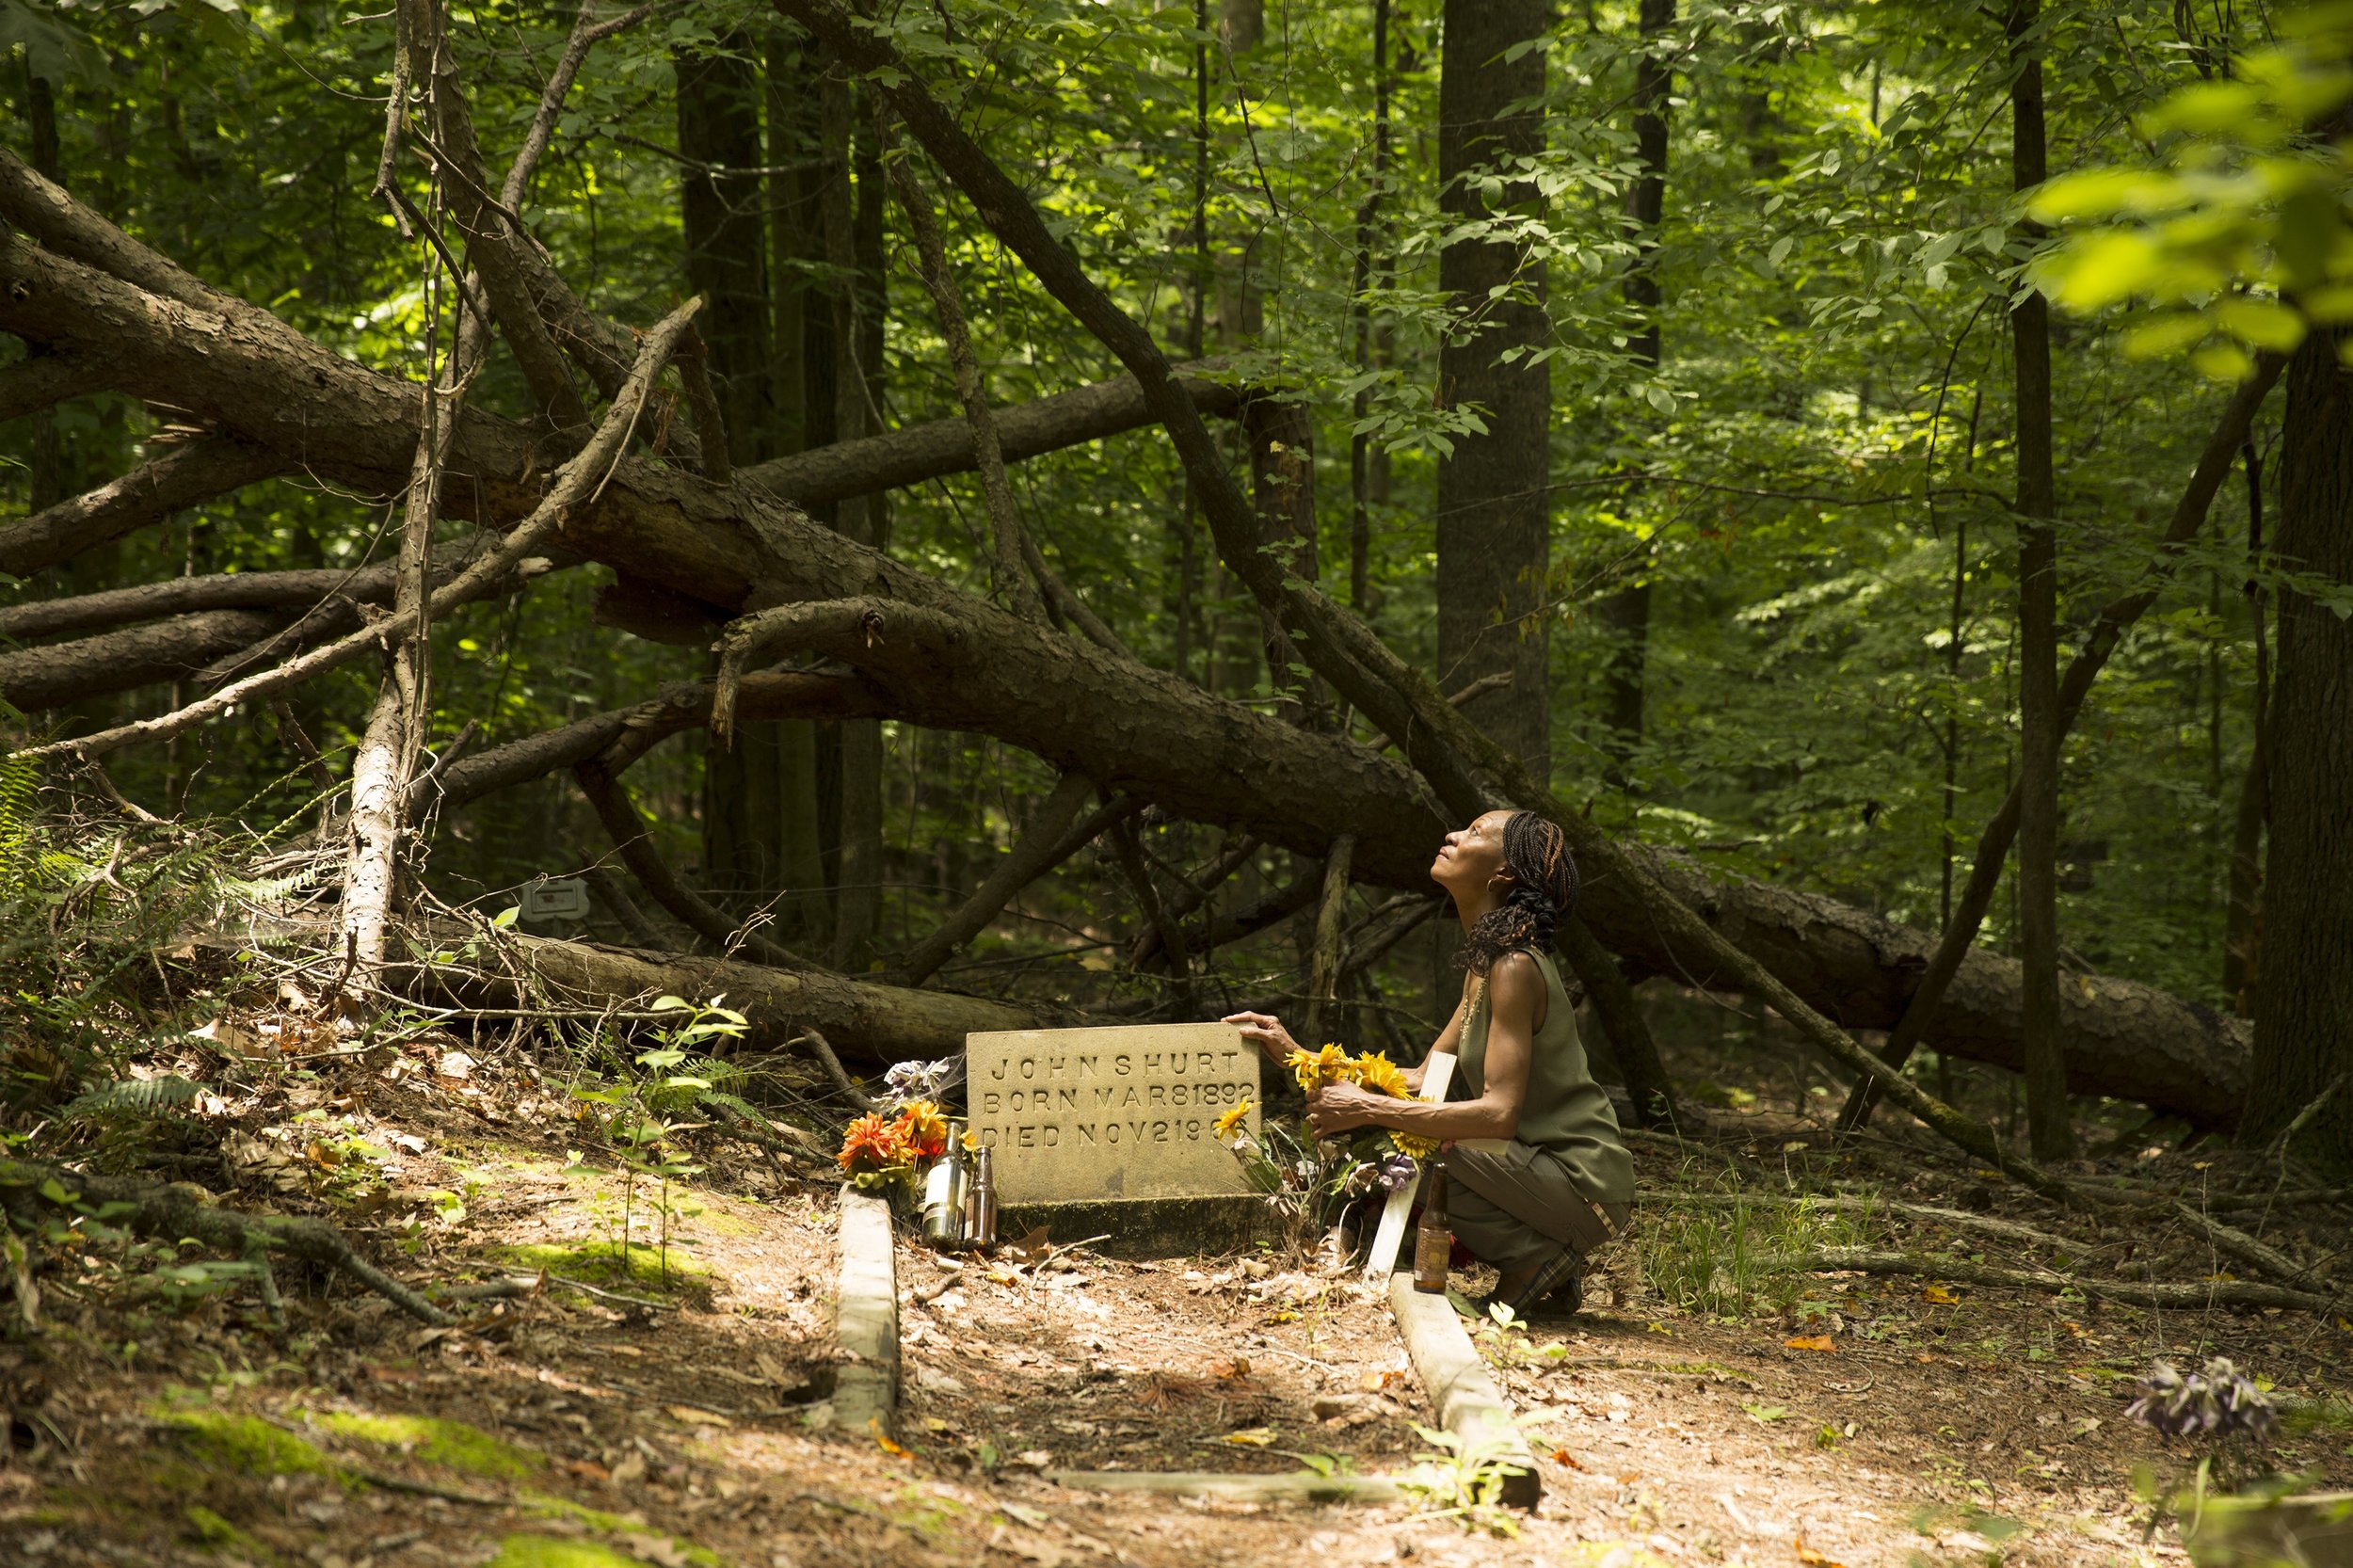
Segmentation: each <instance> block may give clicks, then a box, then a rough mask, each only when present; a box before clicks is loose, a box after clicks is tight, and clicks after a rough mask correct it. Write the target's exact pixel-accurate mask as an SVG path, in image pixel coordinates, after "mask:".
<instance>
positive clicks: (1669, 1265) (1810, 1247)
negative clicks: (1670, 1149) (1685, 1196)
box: [1634, 1184, 1880, 1318]
mask: <svg viewBox="0 0 2353 1568" xmlns="http://www.w3.org/2000/svg"><path fill="white" fill-rule="evenodd" d="M1688 1190H1689V1191H1690V1192H1694V1193H1695V1194H1696V1193H1700V1192H1706V1193H1707V1194H1708V1195H1709V1196H1710V1197H1711V1198H1715V1199H1717V1200H1719V1201H1714V1202H1710V1203H1708V1204H1706V1205H1699V1204H1689V1205H1686V1204H1678V1203H1677V1202H1675V1201H1674V1199H1673V1198H1672V1197H1661V1198H1657V1199H1655V1200H1646V1201H1645V1202H1644V1204H1643V1213H1642V1223H1641V1226H1640V1227H1639V1228H1638V1229H1637V1231H1636V1233H1635V1241H1634V1247H1635V1253H1636V1256H1638V1257H1639V1259H1640V1260H1641V1271H1642V1278H1643V1280H1644V1282H1645V1283H1646V1284H1647V1285H1648V1287H1649V1288H1650V1289H1651V1290H1652V1291H1654V1292H1655V1293H1657V1295H1658V1296H1660V1297H1662V1298H1663V1299H1665V1300H1666V1301H1668V1302H1669V1303H1672V1304H1673V1305H1674V1306H1676V1307H1678V1308H1680V1309H1682V1310H1684V1311H1686V1312H1697V1313H1704V1314H1706V1315H1707V1316H1710V1317H1716V1318H1746V1317H1749V1316H1752V1315H1753V1314H1755V1313H1757V1312H1787V1311H1788V1310H1790V1309H1791V1308H1792V1307H1794V1306H1796V1305H1797V1304H1799V1302H1800V1301H1801V1298H1803V1297H1804V1295H1805V1293H1806V1291H1807V1288H1808V1284H1807V1281H1806V1278H1805V1276H1804V1275H1803V1274H1802V1273H1801V1272H1793V1271H1792V1269H1791V1268H1790V1264H1791V1262H1792V1261H1793V1260H1794V1259H1796V1258H1799V1257H1801V1256H1804V1255H1806V1254H1808V1253H1813V1252H1818V1251H1821V1250H1822V1249H1824V1248H1830V1247H1859V1246H1864V1245H1866V1244H1867V1243H1868V1242H1869V1241H1870V1240H1871V1239H1872V1237H1873V1236H1874V1234H1875V1233H1876V1232H1877V1230H1878V1229H1879V1226H1880V1221H1879V1216H1878V1215H1877V1214H1876V1213H1873V1212H1871V1211H1869V1210H1868V1209H1865V1210H1864V1211H1861V1212H1853V1211H1847V1210H1842V1209H1833V1208H1817V1207H1815V1206H1814V1205H1813V1204H1811V1203H1809V1202H1807V1201H1805V1199H1804V1198H1802V1197H1801V1198H1799V1199H1798V1201H1796V1202H1788V1201H1753V1200H1752V1199H1751V1198H1750V1196H1749V1195H1748V1194H1747V1193H1744V1192H1741V1191H1740V1190H1739V1189H1738V1188H1737V1187H1735V1186H1731V1185H1729V1184H1727V1185H1726V1186H1725V1187H1723V1188H1719V1189H1709V1188H1706V1187H1703V1186H1698V1185H1694V1186H1692V1187H1690V1188H1689V1189H1688ZM1724 1197H1729V1198H1731V1199H1732V1200H1733V1201H1731V1202H1729V1203H1726V1202H1722V1201H1721V1199H1722V1198H1724Z"/></svg>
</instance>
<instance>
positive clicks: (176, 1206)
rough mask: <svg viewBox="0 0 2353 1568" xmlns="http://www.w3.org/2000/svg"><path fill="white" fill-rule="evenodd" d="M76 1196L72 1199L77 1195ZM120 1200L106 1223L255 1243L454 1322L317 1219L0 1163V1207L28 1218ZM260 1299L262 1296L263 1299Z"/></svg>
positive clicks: (33, 1164) (228, 1245)
mask: <svg viewBox="0 0 2353 1568" xmlns="http://www.w3.org/2000/svg"><path fill="white" fill-rule="evenodd" d="M44 1185H50V1186H54V1187H55V1188H56V1189H57V1190H61V1191H63V1192H66V1194H67V1197H66V1201H65V1203H64V1204H58V1203H57V1202H56V1200H55V1199H52V1198H50V1197H48V1196H47V1195H46V1194H45V1193H44V1192H43V1191H42V1189H43V1187H44ZM77 1193H78V1197H77V1196H76V1194H77ZM83 1198H87V1199H90V1200H94V1201H95V1202H97V1203H101V1204H119V1205H120V1206H122V1208H123V1209H124V1212H123V1213H121V1214H120V1215H118V1216H117V1217H116V1218H115V1219H114V1220H113V1221H112V1222H111V1223H113V1224H119V1225H121V1226H122V1227H123V1228H125V1229H127V1230H131V1231H135V1232H136V1233H137V1234H138V1235H141V1236H147V1237H159V1238H162V1239H163V1240H168V1241H179V1240H184V1239H193V1240H198V1241H200V1242H202V1243H203V1244H204V1245H206V1246H208V1247H211V1248H213V1249H215V1250H216V1251H218V1252H225V1253H232V1254H234V1255H236V1256H240V1257H244V1256H250V1254H251V1252H252V1250H253V1249H254V1248H256V1247H263V1248H274V1249H276V1250H278V1251H280V1252H283V1253H285V1254H286V1255H287V1256H293V1257H299V1258H301V1259H303V1260H304V1261H305V1262H310V1263H316V1264H318V1265H320V1266H321V1267H323V1268H327V1269H330V1270H335V1271H338V1272H343V1273H345V1274H349V1275H350V1276H351V1277H352V1278H353V1279H355V1280H357V1281H359V1282H360V1284H361V1285H364V1286H366V1287H367V1288H369V1289H371V1290H373V1291H375V1292H376V1294H377V1295H379V1296H382V1297H383V1298H384V1299H385V1300H386V1301H388V1302H391V1303H392V1304H393V1305H394V1306H397V1307H399V1308H400V1309H401V1310H402V1311H403V1312H406V1313H408V1316H410V1317H411V1318H415V1319H417V1320H419V1321H421V1322H427V1323H433V1324H436V1325H440V1326H443V1327H446V1326H448V1325H450V1324H452V1323H454V1322H455V1321H456V1320H455V1319H453V1318H451V1317H450V1315H449V1314H448V1313H446V1312H443V1311H442V1310H441V1309H440V1307H438V1306H435V1305H434V1304H432V1303H431V1302H429V1301H426V1300H425V1299H424V1297H423V1296H421V1295H419V1294H417V1292H416V1291H414V1290H412V1289H410V1288H408V1286H406V1285H403V1284H402V1283H401V1282H400V1281H398V1280H396V1279H394V1278H392V1275H390V1274H388V1273H386V1272H384V1271H383V1270H381V1269H378V1268H377V1267H376V1265H374V1264H372V1263H370V1262H369V1261H367V1259H365V1258H363V1257H361V1256H360V1255H359V1254H358V1253H356V1252H354V1251H353V1250H352V1246H351V1243H350V1242H349V1241H348V1240H345V1239H344V1234H343V1232H341V1231H339V1230H337V1229H336V1228H335V1227H334V1226H333V1225H330V1224H328V1223H327V1222H326V1221H324V1220H315V1219H309V1218H295V1217H292V1216H287V1215H282V1214H241V1213H239V1212H237V1211H236V1210H235V1209H232V1208H221V1207H219V1206H218V1205H217V1204H213V1203H207V1202H205V1201H204V1200H203V1197H202V1196H201V1189H199V1188H195V1187H189V1186H184V1185H174V1186H169V1187H164V1186H157V1185H155V1184H153V1183H152V1182H144V1181H126V1180H123V1179H121V1178H120V1177H117V1176H96V1175H92V1174H90V1173H88V1172H85V1171H74V1170H69V1169H67V1168H66V1167H64V1166H62V1165H50V1164H46V1163H42V1162H39V1161H35V1160H0V1208H8V1209H9V1210H11V1211H15V1212H19V1213H22V1214H24V1215H26V1216H27V1217H32V1216H35V1215H38V1213H39V1212H40V1205H42V1204H49V1205H51V1206H53V1207H62V1208H72V1206H73V1205H74V1204H76V1203H77V1202H78V1201H79V1200H80V1199H83ZM266 1300H267V1297H266V1295H265V1296H264V1302H265V1303H266Z"/></svg>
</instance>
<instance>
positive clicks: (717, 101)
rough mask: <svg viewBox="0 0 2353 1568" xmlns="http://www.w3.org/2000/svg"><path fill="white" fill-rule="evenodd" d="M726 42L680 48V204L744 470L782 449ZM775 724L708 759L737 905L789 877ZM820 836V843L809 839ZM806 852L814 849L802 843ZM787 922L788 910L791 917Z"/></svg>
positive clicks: (724, 867)
mask: <svg viewBox="0 0 2353 1568" xmlns="http://www.w3.org/2000/svg"><path fill="white" fill-rule="evenodd" d="M720 41H721V43H722V45H723V52H721V53H714V54H700V53H696V54H680V56H678V60H677V70H678V139H679V152H680V153H681V154H683V155H684V156H685V157H686V158H688V159H690V160H692V161H691V162H688V163H686V164H684V165H683V166H681V170H680V177H679V206H680V219H681V224H680V227H681V229H682V232H683V236H684V239H685V246H686V286H687V288H688V290H689V291H690V292H693V293H696V294H699V295H701V296H703V297H704V298H705V299H706V300H708V301H709V304H708V305H707V306H706V307H705V308H704V310H703V312H702V316H701V318H700V321H699V323H698V326H699V328H700V330H701V334H702V339H703V343H704V344H705V345H706V346H707V348H708V350H709V361H710V368H711V378H712V383H713V385H714V387H715V389H716V391H717V392H718V395H719V409H720V415H721V417H722V418H723V419H724V420H725V422H726V424H727V434H728V459H729V461H730V462H731V463H733V464H734V466H735V467H736V468H737V469H739V470H741V469H743V468H745V467H747V466H749V465H751V464H754V463H758V462H760V461H763V460H765V459H766V458H769V457H774V456H777V455H778V451H779V444H780V443H779V442H778V441H777V440H776V436H777V428H776V427H777V424H778V420H777V407H776V377H775V375H774V373H773V371H772V369H771V355H772V354H773V352H774V340H773V337H772V331H771V323H772V312H771V301H770V298H769V295H768V265H767V259H766V257H765V254H764V251H763V240H764V235H763V233H762V230H763V228H764V227H765V225H764V224H763V223H762V221H761V212H760V208H761V200H762V196H763V194H764V186H763V182H762V178H761V176H760V175H758V174H754V173H745V172H742V171H744V170H749V169H757V168H760V166H761V165H763V164H765V163H768V162H769V161H770V160H769V159H768V158H767V157H766V156H765V155H764V154H763V152H762V140H761V136H760V100H761V96H762V89H761V85H760V73H759V71H758V70H757V68H756V67H755V66H754V65H753V64H752V63H751V59H750V57H749V56H750V52H751V47H752V45H751V40H750V39H749V38H747V37H745V36H744V35H742V34H734V35H730V36H729V37H728V38H725V39H723V40H720ZM782 740H783V737H782V735H781V733H780V732H779V727H778V726H775V725H746V726H744V728H743V729H742V730H741V731H740V732H739V733H737V734H736V735H735V736H734V737H733V744H726V745H722V744H712V745H711V746H710V747H709V748H708V750H707V751H706V754H705V757H704V761H703V800H702V808H703V820H702V881H703V884H704V886H706V887H708V888H711V889H712V892H713V893H714V894H715V895H717V896H718V897H719V898H720V899H721V901H722V902H723V903H725V904H728V905H730V906H733V905H735V904H738V903H739V902H740V901H742V900H744V899H746V898H748V899H751V900H754V901H757V900H758V899H760V897H761V896H762V895H764V894H766V893H768V892H770V891H772V890H773V889H776V888H781V887H787V886H792V885H793V884H794V882H795V881H796V879H795V878H794V877H793V876H792V856H793V854H794V852H795V850H796V848H801V846H796V845H795V844H794V843H793V842H792V829H793V827H794V826H795V824H793V822H792V811H791V809H790V807H789V804H788V799H787V796H788V790H789V783H788V781H789V779H790V778H791V776H792V773H791V769H790V766H789V762H788V759H787V756H786V748H785V747H784V745H783V744H781V742H782ZM812 847H813V846H812ZM802 853H804V854H806V853H807V850H806V849H802ZM788 923H791V922H788Z"/></svg>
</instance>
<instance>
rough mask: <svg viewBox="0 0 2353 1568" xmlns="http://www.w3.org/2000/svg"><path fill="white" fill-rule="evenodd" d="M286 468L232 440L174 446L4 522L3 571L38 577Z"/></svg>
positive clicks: (210, 439) (1, 538) (218, 438)
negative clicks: (30, 513) (74, 493)
mask: <svg viewBox="0 0 2353 1568" xmlns="http://www.w3.org/2000/svg"><path fill="white" fill-rule="evenodd" d="M285 471H286V464H285V461H284V459H282V458H280V457H279V456H275V455H274V454H271V453H267V452H264V451H261V450H260V449H258V448H256V447H251V446H248V445H246V444H245V443H244V442H243V441H238V440H230V439H229V438H227V437H222V436H213V437H207V438H205V439H203V440H194V441H188V442H185V443H182V444H176V445H172V446H168V447H166V448H164V449H163V450H162V451H161V452H158V453H157V454H156V455H155V456H152V457H150V458H148V459H147V461H145V462H143V463H141V464H140V465H139V466H138V467H136V468H135V469H133V470H132V471H131V472H128V473H126V474H124V475H123V476H122V477H121V478H120V479H116V480H112V481H110V482H109V483H107V484H104V485H101V486H99V487H98V488H96V489H94V490H91V491H88V493H87V494H83V495H77V496H75V497H74V498H73V499H72V500H71V501H61V502H59V503H58V504H56V505H55V506H52V507H50V508H49V509H48V510H47V511H44V512H37V513H35V514H34V515H33V516H31V517H29V518H25V519H24V520H22V521H19V522H11V523H8V525H6V526H5V527H0V571H5V572H8V573H11V574H13V575H15V576H18V577H30V576H31V575H32V574H33V573H35V572H37V571H44V570H46V569H48V568H51V567H54V566H56V565H57V564H58V563H60V562H63V561H70V560H72V559H73V557H75V556H76V555H79V554H81V553H82V552H84V551H88V550H95V549H97V548H98V547H99V546H100V545H102V544H104V543H106V542H107V541H108V540H111V539H119V538H120V537H122V536H124V535H125V534H134V533H136V532H137V531H138V530H140V529H142V528H149V527H152V526H153V525H154V524H156V523H159V522H164V521H167V520H169V519H170V518H171V516H172V515H173V514H174V513H176V512H180V511H183V510H185V509H186V508H187V507H190V506H193V505H195V504H198V503H199V502H203V501H210V500H212V499H213V498H214V497H215V496H216V495H225V494H227V493H228V492H229V491H231V490H234V489H240V488H244V487H245V486H247V485H250V484H252V483H254V482H255V481H256V480H261V479H267V478H269V477H271V476H272V475H273V474H279V473H283V472H285Z"/></svg>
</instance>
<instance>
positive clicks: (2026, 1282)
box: [1759, 1247, 2336, 1312]
mask: <svg viewBox="0 0 2353 1568" xmlns="http://www.w3.org/2000/svg"><path fill="white" fill-rule="evenodd" d="M1759 1267H1760V1268H1761V1269H1763V1270H1764V1271H1765V1272H1769V1273H1791V1274H1801V1273H1862V1274H1916V1275H1920V1276H1922V1277H1925V1278H1929V1279H1949V1280H1956V1281H1959V1282H1960V1283H1961V1284H1963V1285H1985V1286H1995V1287H2002V1288H2010V1289H2019V1290H2047V1291H2049V1292H2051V1293H2053V1294H2055V1295H2056V1294H2057V1293H2059V1292H2061V1291H2065V1290H2080V1291H2082V1292H2083V1293H2084V1294H2085V1295H2087V1296H2105V1297H2106V1298H2108V1299H2109V1300H2111V1301H2120V1302H2124V1303H2127V1304H2131V1305H2134V1306H2163V1307H2181V1308H2186V1309H2188V1310H2191V1311H2196V1310H2198V1309H2200V1308H2202V1307H2212V1306H2280V1307H2296V1308H2297V1309H2299V1310H2301V1311H2306V1312H2327V1311H2329V1310H2330V1309H2331V1308H2333V1307H2334V1306H2335V1305H2336V1304H2335V1303H2334V1302H2333V1301H2331V1300H2330V1299H2329V1297H2327V1296H2316V1295H2313V1293H2312V1292H2310V1291H2308V1290H2290V1289H2288V1288H2285V1287H2283V1286H2278V1285H2256V1284H2252V1283H2250V1282H2249V1281H2246V1280H2235V1279H2226V1280H2198V1281H2195V1282H2183V1283H2171V1282H2166V1281H2152V1282H2149V1283H2145V1284H2144V1283H2141V1282H2138V1281H2134V1280H2108V1279H2090V1278H2087V1277H2085V1276H2083V1275H2080V1274H2067V1273H2060V1272H2057V1271H2056V1270H2052V1269H1994V1268H1989V1267H1987V1266H1986V1265H1984V1264H1981V1263H1971V1262H1967V1261H1965V1260H1964V1259H1961V1258H1958V1257H1941V1256H1913V1255H1911V1254H1909V1253H1893V1252H1866V1251H1864V1250H1863V1249H1861V1248H1853V1247H1826V1248H1823V1249H1822V1250H1820V1251H1818V1252H1810V1253H1801V1254H1799V1255H1797V1256H1791V1257H1781V1258H1771V1259H1768V1260H1766V1261H1764V1262H1763V1263H1761V1264H1759Z"/></svg>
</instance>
